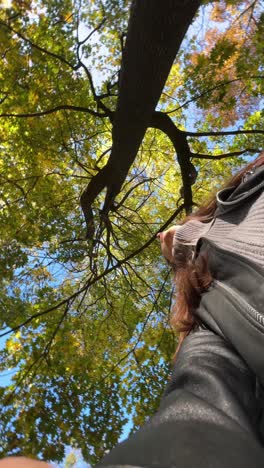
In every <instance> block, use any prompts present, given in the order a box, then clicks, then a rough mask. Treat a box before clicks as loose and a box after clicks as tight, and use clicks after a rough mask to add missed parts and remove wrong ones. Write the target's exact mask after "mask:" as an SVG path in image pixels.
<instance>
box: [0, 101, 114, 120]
mask: <svg viewBox="0 0 264 468" xmlns="http://www.w3.org/2000/svg"><path fill="white" fill-rule="evenodd" d="M60 110H71V111H75V112H85V113H87V114H91V115H93V116H94V117H102V118H103V117H107V115H106V114H100V113H99V112H96V111H94V110H92V109H88V107H82V106H71V105H68V104H62V105H60V106H56V107H53V108H52V109H47V110H45V111H41V112H31V113H30V112H29V113H22V114H15V113H4V114H0V117H17V118H28V117H41V116H43V115H48V114H53V113H54V112H58V111H60Z"/></svg>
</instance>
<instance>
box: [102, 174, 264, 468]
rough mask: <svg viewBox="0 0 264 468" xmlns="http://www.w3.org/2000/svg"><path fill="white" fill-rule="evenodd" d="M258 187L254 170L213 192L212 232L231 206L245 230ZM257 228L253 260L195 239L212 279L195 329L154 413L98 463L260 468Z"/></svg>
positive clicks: (262, 272) (262, 289)
mask: <svg viewBox="0 0 264 468" xmlns="http://www.w3.org/2000/svg"><path fill="white" fill-rule="evenodd" d="M263 186H264V168H261V169H259V170H257V171H256V173H255V174H253V175H250V177H249V178H248V179H247V180H246V181H244V182H243V183H242V184H241V185H240V186H239V187H238V188H236V189H234V188H233V189H229V191H222V192H220V193H219V194H218V201H219V205H218V210H217V211H216V219H215V221H214V223H213V224H212V228H210V229H214V230H215V231H212V233H213V236H214V235H215V234H217V229H216V226H217V223H218V222H220V221H221V222H222V223H223V225H225V224H226V226H227V227H228V228H229V226H228V222H226V220H227V219H228V217H230V211H232V210H234V211H233V216H231V218H229V219H232V220H234V219H236V214H237V213H238V212H240V215H239V217H238V220H237V221H236V223H233V227H232V230H233V232H235V231H234V230H237V231H236V232H239V226H240V225H241V226H244V227H245V224H246V223H245V219H246V217H247V216H249V215H248V213H250V212H251V215H250V216H251V218H250V216H249V218H248V219H249V220H251V219H252V216H253V215H252V210H251V207H253V205H254V204H255V203H257V201H258V203H259V202H260V199H261V197H262V198H263V200H264V197H263ZM221 196H222V197H223V198H221ZM222 202H224V203H222ZM243 207H245V209H244V214H243V209H242V208H243ZM263 208H264V201H263ZM250 210H251V211H250ZM253 211H254V210H253ZM263 213H264V210H263ZM263 220H264V218H263ZM221 222H220V225H221ZM240 223H241V224H240ZM243 223H244V224H243ZM244 227H243V229H244ZM246 228H248V226H247V227H246ZM241 229H242V228H241ZM258 229H259V231H260V232H259V233H260V234H261V229H262V232H263V236H262V237H263V239H261V240H260V241H259V242H258V241H257V243H256V245H255V246H253V248H252V249H253V250H252V252H255V251H256V250H257V251H258V252H257V253H256V257H254V259H250V258H249V256H248V255H247V252H246V251H247V249H244V246H242V244H241V246H242V247H241V248H242V250H241V252H242V253H240V254H238V253H236V252H234V251H230V250H226V249H223V248H221V247H219V244H218V245H217V243H214V242H213V241H212V239H210V235H208V236H207V235H205V237H203V238H201V239H200V240H199V242H198V244H197V255H198V254H199V253H201V252H204V251H207V253H208V258H209V269H210V271H211V273H212V275H213V278H214V281H213V284H212V286H211V287H210V289H209V290H208V291H207V292H206V293H204V294H203V296H202V299H201V302H200V306H199V308H198V310H197V311H196V313H197V315H198V316H199V318H200V319H201V321H202V326H201V327H200V328H199V330H197V331H196V332H193V333H191V334H190V335H189V336H188V337H187V338H185V340H184V342H183V344H182V347H181V349H180V351H179V354H178V356H177V360H176V363H175V366H174V369H173V373H172V378H171V380H170V382H169V384H168V386H167V389H166V392H165V395H164V398H163V400H162V402H161V405H160V408H159V411H158V412H157V413H156V414H155V416H154V417H153V418H152V419H151V420H150V421H149V422H148V423H147V424H145V425H144V426H143V427H142V428H141V429H140V430H139V431H138V432H137V433H135V434H134V435H133V436H131V437H130V438H129V439H127V440H126V441H124V442H123V443H121V444H119V445H118V446H117V447H116V448H115V449H114V450H113V451H112V452H110V453H109V454H108V455H107V456H106V457H105V458H104V459H103V460H102V462H101V464H100V465H99V466H102V467H103V466H104V467H106V466H108V467H111V466H112V467H118V466H120V467H125V466H126V467H127V468H128V467H139V466H159V467H166V466H168V467H169V466H172V467H173V466H174V467H177V468H189V467H199V468H200V467H201V468H202V467H204V468H220V467H221V468H222V467H225V468H248V467H255V468H260V467H263V468H264V447H263V442H264V436H263V434H264V430H263V402H264V401H263V390H262V389H263V386H264V269H263V267H262V266H261V261H262V260H261V255H262V254H263V257H264V249H262V245H261V242H263V246H264V223H263V225H262V226H261V225H260V226H259V228H258ZM230 232H231V230H230ZM245 232H246V231H245ZM252 232H253V231H252ZM253 235H255V234H254V233H253ZM229 237H230V239H231V240H232V235H231V234H230V236H229ZM253 237H254V236H253ZM255 238H256V239H258V236H255ZM235 240H236V239H234V241H235ZM242 243H243V241H242ZM226 245H228V244H226ZM232 245H233V244H232ZM251 247H252V245H251ZM239 248H240V247H239ZM243 249H244V250H243ZM261 249H262V252H261ZM239 252H240V250H239ZM243 252H246V253H245V254H244V253H243ZM252 255H253V254H252ZM259 256H260V257H259ZM256 258H257V259H258V258H260V260H259V261H256Z"/></svg>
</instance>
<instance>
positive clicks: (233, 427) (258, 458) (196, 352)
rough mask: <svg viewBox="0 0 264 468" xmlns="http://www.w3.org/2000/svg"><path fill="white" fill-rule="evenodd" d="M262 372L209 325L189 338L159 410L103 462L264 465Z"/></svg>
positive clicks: (180, 467) (185, 467) (233, 467)
mask: <svg viewBox="0 0 264 468" xmlns="http://www.w3.org/2000/svg"><path fill="white" fill-rule="evenodd" d="M260 416H261V415H260V411H259V405H258V401H257V398H256V378H255V375H254V374H253V373H252V372H251V371H250V370H249V368H248V367H247V365H246V364H245V362H244V361H243V360H242V359H241V358H240V356H239V355H238V354H237V353H236V352H235V351H234V349H233V348H232V347H231V346H230V345H229V344H227V343H226V341H225V340H224V339H223V338H222V337H220V336H218V335H216V334H214V333H213V332H211V331H209V330H203V329H200V330H198V331H196V332H194V333H192V334H190V335H189V336H188V337H187V338H185V340H184V342H183V344H182V347H181V349H180V351H179V353H178V356H177V359H176V363H175V366H174V369H173V373H172V377H171V379H170V382H169V384H168V386H167V389H166V391H165V394H164V397H163V399H162V402H161V405H160V408H159V411H158V412H157V413H156V414H155V415H154V416H153V417H152V418H151V419H150V420H149V421H148V422H147V423H146V424H145V425H144V426H143V427H142V428H141V429H140V430H139V431H138V432H136V433H135V434H133V435H132V436H131V437H129V438H128V439H127V440H126V441H124V442H122V443H121V444H119V445H118V446H117V447H116V448H115V449H113V450H112V451H111V452H110V453H109V454H108V455H106V456H105V458H104V459H103V460H102V461H101V463H100V464H99V465H98V467H108V468H110V467H120V468H121V467H125V466H126V467H127V468H128V467H131V468H132V467H139V466H145V467H146V466H152V465H155V466H157V467H169V466H173V467H177V468H189V467H190V468H193V467H204V468H209V467H210V468H220V467H221V468H222V467H225V468H248V467H250V466H254V468H260V467H262V468H263V467H264V450H263V446H262V442H261V438H260V435H259V431H258V427H259V420H260Z"/></svg>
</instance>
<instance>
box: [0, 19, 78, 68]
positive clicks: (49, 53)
mask: <svg viewBox="0 0 264 468" xmlns="http://www.w3.org/2000/svg"><path fill="white" fill-rule="evenodd" d="M0 26H3V27H4V28H6V29H9V31H11V32H13V33H14V34H16V35H17V36H18V37H20V39H22V40H23V41H24V42H26V43H27V44H29V45H31V47H33V48H34V49H36V50H39V51H40V52H42V53H44V54H46V55H49V56H50V57H53V58H55V59H58V60H60V62H62V63H64V64H65V65H68V66H69V67H70V68H71V69H72V70H78V68H79V65H77V66H75V65H73V64H72V63H71V62H69V61H68V60H66V59H65V58H64V57H62V56H61V55H58V54H55V53H54V52H51V51H50V50H47V49H45V48H44V47H41V46H39V45H38V44H35V43H34V42H33V41H31V40H30V39H28V38H27V37H25V36H24V35H23V34H22V33H21V32H20V31H16V30H15V29H14V28H12V26H10V25H9V24H6V23H4V22H3V21H0Z"/></svg>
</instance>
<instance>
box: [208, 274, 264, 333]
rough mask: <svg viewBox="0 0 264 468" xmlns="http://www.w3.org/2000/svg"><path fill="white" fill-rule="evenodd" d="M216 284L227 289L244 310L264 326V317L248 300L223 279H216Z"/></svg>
mask: <svg viewBox="0 0 264 468" xmlns="http://www.w3.org/2000/svg"><path fill="white" fill-rule="evenodd" d="M214 284H215V285H216V286H219V287H220V288H221V289H223V290H224V291H226V293H227V294H228V295H229V296H231V297H232V298H233V299H234V300H235V301H236V302H237V303H238V304H239V305H240V306H241V307H242V309H243V312H245V313H246V314H248V315H249V316H250V317H251V318H253V319H254V320H255V321H257V322H258V323H259V324H260V325H262V326H264V317H263V315H261V314H260V313H259V312H258V311H257V310H256V309H255V308H254V307H252V306H251V305H250V304H249V303H248V302H246V301H245V299H243V297H241V296H240V294H238V293H237V292H236V291H234V290H233V289H232V288H230V287H229V286H227V285H226V284H224V283H222V282H221V281H218V280H214Z"/></svg>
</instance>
